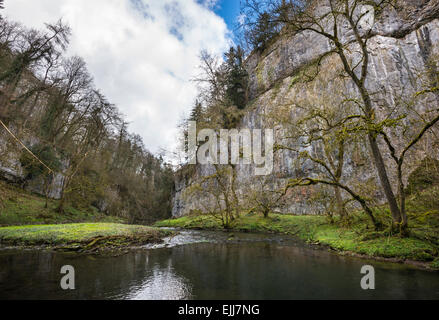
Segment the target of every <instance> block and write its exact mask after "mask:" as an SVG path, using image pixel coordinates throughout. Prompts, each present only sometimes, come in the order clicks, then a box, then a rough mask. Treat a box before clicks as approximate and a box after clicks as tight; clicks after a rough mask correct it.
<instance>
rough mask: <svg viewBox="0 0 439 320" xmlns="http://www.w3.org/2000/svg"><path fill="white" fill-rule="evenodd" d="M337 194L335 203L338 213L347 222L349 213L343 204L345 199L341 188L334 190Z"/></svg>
mask: <svg viewBox="0 0 439 320" xmlns="http://www.w3.org/2000/svg"><path fill="white" fill-rule="evenodd" d="M334 193H335V202H336V206H337V213H338V214H339V215H340V217H341V218H342V220H345V219H347V218H348V213H347V212H346V208H345V207H344V204H343V198H342V196H341V192H340V189H339V188H334Z"/></svg>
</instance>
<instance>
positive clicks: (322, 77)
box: [173, 0, 439, 216]
mask: <svg viewBox="0 0 439 320" xmlns="http://www.w3.org/2000/svg"><path fill="white" fill-rule="evenodd" d="M399 4H400V6H399V7H398V8H392V9H388V10H385V11H384V12H381V13H379V15H378V14H375V13H373V12H372V16H371V17H369V18H368V19H366V20H367V21H369V22H371V23H370V25H369V26H368V25H365V26H364V28H368V27H369V28H372V31H371V32H370V34H371V39H370V40H369V42H368V45H369V51H370V56H371V62H370V66H369V74H370V76H369V79H368V83H367V86H368V89H369V90H370V91H371V92H376V93H377V94H376V95H374V97H373V98H374V100H375V101H374V102H375V104H376V105H378V106H379V110H378V111H379V112H380V114H382V115H384V114H388V113H389V110H392V108H398V107H399V105H400V104H401V101H402V100H404V97H409V96H410V95H413V94H414V93H415V92H417V90H419V88H420V84H419V81H418V75H419V73H422V72H425V71H426V69H427V68H428V61H429V59H430V57H432V56H434V55H439V19H438V17H439V1H436V0H434V1H425V0H417V1H400V2H399ZM343 36H344V37H346V38H345V40H346V39H347V40H348V38H349V37H351V36H352V35H350V34H349V32H344V33H343ZM331 50H332V47H331V45H330V43H329V42H328V41H327V39H325V38H324V37H322V36H320V35H317V34H315V33H313V32H310V31H305V32H301V33H298V34H294V35H285V36H283V37H281V38H280V39H279V40H278V41H277V42H276V43H274V44H273V45H272V46H271V47H270V48H268V49H267V50H266V51H265V52H264V53H263V54H260V53H254V54H252V55H251V56H250V57H249V58H248V60H247V69H248V73H249V75H250V86H249V87H250V96H251V98H252V102H251V103H250V104H249V106H247V113H246V115H245V116H244V117H243V119H242V121H241V124H240V127H241V128H250V129H253V128H264V127H270V124H268V123H267V117H266V115H267V114H268V113H270V112H273V111H274V112H276V109H277V108H280V107H281V106H282V105H286V104H294V102H295V101H296V100H298V99H302V100H303V99H307V97H308V96H311V95H314V96H322V97H323V96H331V94H333V93H334V92H335V91H334V89H336V88H337V87H340V86H341V87H343V85H344V86H345V90H346V91H347V92H346V93H352V92H355V88H354V87H353V86H352V85H349V83H348V84H346V83H343V84H341V83H337V82H334V81H328V79H330V78H331V74H336V73H337V72H341V62H340V60H339V58H338V56H336V55H334V54H332V55H328V56H326V57H325V58H324V59H323V60H322V61H319V63H320V68H319V76H317V77H315V79H313V80H312V81H308V82H307V83H306V84H305V85H300V86H299V85H298V83H299V82H301V81H300V80H301V77H303V75H304V73H306V70H309V69H312V68H313V67H314V66H313V64H314V63H315V62H316V61H318V60H319V59H320V58H321V57H323V56H325V55H326V54H327V53H328V52H330V51H331ZM311 72H312V71H311ZM302 82H303V81H302ZM437 103H438V100H437V97H435V96H434V95H430V96H427V97H426V98H425V100H423V101H422V103H421V104H419V105H416V106H415V108H417V110H418V111H419V112H423V110H424V107H425V105H431V104H437ZM291 116H292V117H293V118H294V116H295V115H294V114H292V115H291ZM277 129H278V130H281V129H279V128H277ZM396 138H397V137H396ZM420 152H421V154H419V153H418V154H416V156H415V158H416V157H417V158H419V157H422V156H425V149H424V150H421V151H420ZM422 153H424V154H422ZM367 154H368V152H367V150H362V151H361V150H360V151H359V152H358V153H356V152H354V153H353V154H351V155H350V156H349V157H347V159H346V163H345V168H346V169H345V171H346V173H347V174H346V176H347V177H346V180H348V181H349V180H352V181H355V182H356V183H357V184H358V183H360V184H361V183H363V182H364V184H366V183H370V182H371V181H372V182H373V183H372V185H373V186H374V187H372V188H371V191H370V193H371V194H369V195H370V196H371V197H373V198H375V199H376V200H377V201H382V200H383V195H382V193H381V188H380V186H379V184H378V182H377V181H376V173H375V169H374V167H373V166H372V165H371V161H370V159H369V160H368V155H367ZM429 155H430V156H433V157H436V158H438V157H439V154H438V150H429ZM384 156H385V158H386V159H385V161H386V162H387V163H388V164H389V166H390V167H391V165H392V163H391V162H392V160H391V158H390V155H389V154H384ZM296 158H297V156H296V155H295V154H294V153H292V152H289V151H282V152H277V153H276V154H275V163H274V172H273V174H274V175H275V177H276V178H277V179H275V180H276V181H277V183H278V184H279V185H281V184H282V183H283V182H284V181H285V180H286V179H290V178H295V177H300V176H303V175H304V174H307V173H309V172H312V171H313V170H315V167H314V166H313V165H312V164H310V163H305V164H303V165H302V166H301V167H299V168H298V167H297V166H296V165H294V162H295V161H296ZM253 170H254V167H253V166H248V165H246V166H244V165H238V166H237V176H238V188H239V190H238V192H239V193H240V194H241V195H242V196H243V197H245V192H246V191H245V190H246V188H248V187H251V183H252V182H251V177H252V176H253ZM187 171H189V172H186V173H185V174H180V175H178V177H177V179H176V184H175V185H176V188H175V189H176V190H175V195H174V200H173V204H174V205H173V216H181V215H185V214H188V213H190V212H191V211H193V210H198V209H201V208H202V206H201V203H202V202H203V201H204V202H205V201H208V200H207V199H198V198H194V197H191V196H190V195H188V194H187V193H186V190H187V187H188V186H189V185H190V184H191V183H193V182H194V181H196V180H197V179H199V177H201V176H203V175H207V174H209V172H211V171H212V170H211V168H210V169H209V167H208V166H202V165H197V166H196V167H195V169H193V170H187ZM391 174H392V175H393V176H391V179H392V182H393V184H394V185H395V186H396V177H395V176H394V173H393V172H392V173H391ZM395 189H396V188H395ZM395 191H396V190H395ZM313 192H314V190H313V189H312V188H303V189H295V190H294V191H292V193H291V194H290V195H289V201H287V203H286V204H284V205H283V206H282V207H280V208H278V211H280V212H284V213H295V214H313V213H320V212H321V211H322V210H324V205H322V204H321V203H319V202H318V201H310V198H311V197H312V195H313Z"/></svg>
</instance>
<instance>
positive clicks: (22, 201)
mask: <svg viewBox="0 0 439 320" xmlns="http://www.w3.org/2000/svg"><path fill="white" fill-rule="evenodd" d="M45 204H46V199H45V198H44V197H41V196H38V195H34V194H31V193H29V192H26V191H23V190H21V189H19V188H16V187H13V186H11V185H8V184H6V183H5V182H2V181H0V227H5V226H19V225H37V224H60V223H78V222H114V223H123V222H125V221H124V219H121V218H118V217H111V216H107V215H104V214H102V213H99V212H98V210H97V209H96V208H94V207H89V208H81V209H77V208H73V207H72V206H69V205H68V206H66V208H65V212H64V213H63V214H59V213H58V212H56V208H57V207H58V201H57V200H49V202H48V206H47V208H45Z"/></svg>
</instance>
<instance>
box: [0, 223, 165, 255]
mask: <svg viewBox="0 0 439 320" xmlns="http://www.w3.org/2000/svg"><path fill="white" fill-rule="evenodd" d="M172 233H173V232H172V231H169V230H163V229H158V228H152V227H146V226H137V225H125V224H117V223H78V224H60V225H30V226H14V227H2V228H0V245H2V246H13V247H19V248H27V247H29V248H35V247H41V248H45V249H54V250H63V251H72V252H78V253H88V254H90V253H91V254H101V253H123V252H125V251H126V250H127V249H129V248H130V247H138V246H142V245H145V244H148V243H160V242H161V241H162V239H163V238H164V237H167V236H170V235H171V234H172Z"/></svg>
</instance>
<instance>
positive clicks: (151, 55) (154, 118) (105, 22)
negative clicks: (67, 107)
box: [5, 0, 230, 152]
mask: <svg viewBox="0 0 439 320" xmlns="http://www.w3.org/2000/svg"><path fill="white" fill-rule="evenodd" d="M215 2H216V1H212V0H204V1H197V0H39V1H35V0H13V1H7V2H6V10H5V15H6V16H7V17H9V18H10V19H12V20H15V21H19V22H21V23H23V24H24V25H26V26H29V27H35V28H43V27H44V23H45V22H55V21H57V20H58V19H59V18H62V19H63V21H65V22H67V23H68V24H69V25H70V26H71V28H72V31H73V37H72V41H71V45H70V48H69V52H68V53H69V54H70V55H79V56H82V57H83V58H84V59H85V61H86V62H87V64H88V67H89V69H90V72H91V73H92V75H93V76H94V78H95V83H96V86H97V87H98V88H100V89H102V92H103V93H104V94H105V95H106V96H107V97H108V99H109V100H110V101H111V102H113V103H115V104H117V105H118V107H119V109H120V110H121V111H122V112H123V113H124V114H125V115H126V116H127V119H128V121H130V122H131V125H130V130H131V131H132V132H135V133H138V134H140V135H141V136H142V137H143V139H144V142H145V145H146V146H147V148H148V149H150V150H151V151H153V152H157V151H158V150H159V148H160V147H165V148H166V149H168V150H170V149H172V148H173V147H175V145H176V133H177V128H176V127H177V124H178V121H179V120H180V119H181V116H182V114H187V113H188V111H189V110H190V108H191V106H192V102H193V100H194V98H195V95H196V88H195V85H194V83H192V82H190V81H189V80H190V79H191V78H192V77H193V75H194V74H195V73H196V68H197V66H198V65H199V61H198V55H199V52H200V50H201V49H207V50H209V51H210V52H213V53H217V54H219V53H221V52H224V51H225V50H226V49H227V47H228V45H229V43H230V40H229V37H228V30H227V26H226V24H225V22H224V20H223V19H222V18H221V17H219V16H217V15H215V14H214V13H213V12H212V11H211V10H209V8H210V6H211V5H212V4H214V3H215Z"/></svg>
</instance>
